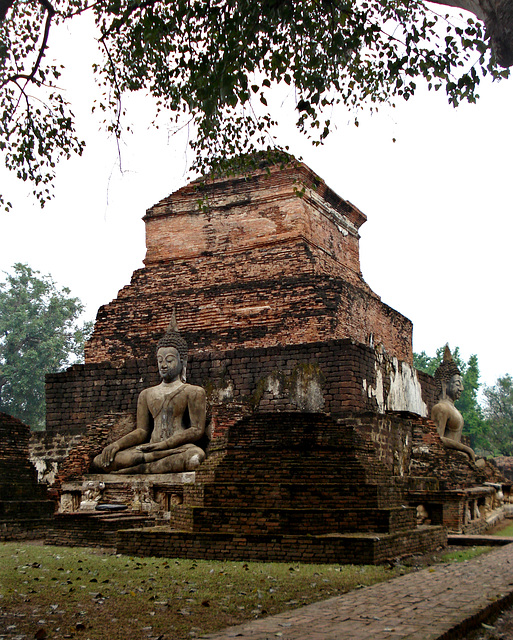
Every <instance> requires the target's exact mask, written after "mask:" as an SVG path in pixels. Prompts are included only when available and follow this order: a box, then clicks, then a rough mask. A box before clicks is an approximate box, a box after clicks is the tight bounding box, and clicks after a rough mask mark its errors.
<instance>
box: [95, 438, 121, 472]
mask: <svg viewBox="0 0 513 640" xmlns="http://www.w3.org/2000/svg"><path fill="white" fill-rule="evenodd" d="M118 451H119V447H118V446H117V444H116V443H114V442H113V443H112V444H109V445H108V446H107V447H105V449H104V450H103V451H102V453H101V454H100V456H99V457H98V460H97V464H98V465H99V466H100V467H104V468H107V467H108V466H109V465H110V464H111V463H112V461H113V460H114V457H115V456H116V453H118Z"/></svg>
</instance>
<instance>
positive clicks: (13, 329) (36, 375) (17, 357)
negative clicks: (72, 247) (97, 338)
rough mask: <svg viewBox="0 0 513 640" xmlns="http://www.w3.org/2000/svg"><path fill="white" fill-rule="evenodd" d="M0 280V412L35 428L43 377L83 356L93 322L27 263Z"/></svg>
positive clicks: (41, 411) (41, 409)
mask: <svg viewBox="0 0 513 640" xmlns="http://www.w3.org/2000/svg"><path fill="white" fill-rule="evenodd" d="M5 275H6V277H5V280H4V282H0V411H3V412H4V413H9V414H11V415H13V416H15V417H16V418H19V419H20V420H22V421H23V422H25V423H26V424H29V425H30V426H31V427H32V428H33V429H42V428H43V427H44V419H45V375H46V374H47V373H52V372H57V371H60V370H62V369H64V368H65V367H67V366H68V365H69V364H71V363H72V362H79V361H80V360H81V359H82V358H83V352H84V342H85V340H86V339H87V337H88V336H89V334H90V332H91V329H92V325H91V323H83V324H79V323H78V321H77V320H78V317H79V316H80V314H81V313H82V311H83V306H82V304H81V302H80V300H79V299H78V298H73V297H71V296H70V290H69V289H67V288H65V287H64V288H62V289H58V288H57V286H56V285H55V283H54V282H53V280H52V278H51V277H50V276H40V274H39V272H38V271H33V270H32V269H31V268H30V267H29V266H28V265H26V264H20V263H18V264H15V265H14V266H13V267H12V273H7V274H5Z"/></svg>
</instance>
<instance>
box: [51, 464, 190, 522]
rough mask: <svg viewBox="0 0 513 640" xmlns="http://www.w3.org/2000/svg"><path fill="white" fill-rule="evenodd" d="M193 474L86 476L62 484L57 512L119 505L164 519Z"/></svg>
mask: <svg viewBox="0 0 513 640" xmlns="http://www.w3.org/2000/svg"><path fill="white" fill-rule="evenodd" d="M195 477H196V474H195V472H194V471H187V472H184V473H167V474H146V475H138V476H135V475H125V474H116V473H97V474H86V475H84V476H82V477H81V478H78V479H77V480H69V481H67V482H65V483H63V485H62V489H61V494H60V501H59V512H60V513H75V512H77V511H82V510H85V511H94V509H95V507H96V505H99V504H100V505H101V504H122V505H124V506H126V508H127V510H128V511H130V512H132V514H133V513H134V512H135V513H137V514H139V513H141V512H142V513H145V514H151V515H152V516H153V515H155V516H158V517H160V518H164V519H166V518H168V519H169V514H170V511H171V509H172V508H173V507H174V506H176V505H177V504H181V502H182V500H183V488H184V485H187V484H191V483H193V482H194V480H195Z"/></svg>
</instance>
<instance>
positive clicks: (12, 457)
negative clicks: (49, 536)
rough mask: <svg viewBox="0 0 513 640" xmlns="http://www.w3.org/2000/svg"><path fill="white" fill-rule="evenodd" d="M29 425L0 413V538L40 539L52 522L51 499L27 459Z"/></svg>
mask: <svg viewBox="0 0 513 640" xmlns="http://www.w3.org/2000/svg"><path fill="white" fill-rule="evenodd" d="M29 438H30V427H28V426H27V425H26V424H23V422H21V421H20V420H18V419H17V418H13V417H12V416H9V415H7V414H5V413H1V412H0V540H19V539H31V538H39V537H41V536H42V535H43V534H44V531H45V530H47V529H48V528H49V526H50V524H51V518H52V516H53V512H54V506H55V504H54V502H53V501H52V500H49V499H47V496H46V486H44V485H40V484H38V483H37V473H36V470H35V468H34V467H33V465H32V464H31V463H30V462H29V455H28V453H29Z"/></svg>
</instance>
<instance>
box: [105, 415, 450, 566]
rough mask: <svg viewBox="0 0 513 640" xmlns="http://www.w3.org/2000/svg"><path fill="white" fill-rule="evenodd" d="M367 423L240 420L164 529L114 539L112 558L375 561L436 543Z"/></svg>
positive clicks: (215, 446)
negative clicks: (363, 426) (367, 434)
mask: <svg viewBox="0 0 513 640" xmlns="http://www.w3.org/2000/svg"><path fill="white" fill-rule="evenodd" d="M369 418H370V416H367V419H369ZM365 420H366V417H361V416H360V417H356V416H354V417H353V418H347V419H345V420H339V421H336V420H333V419H332V418H330V417H328V416H326V415H324V414H314V413H302V414H297V413H286V412H284V413H267V414H254V415H252V416H249V417H246V418H243V419H242V420H240V421H239V422H238V423H237V424H235V425H234V426H233V427H231V428H230V429H229V430H228V431H226V432H224V434H223V435H220V436H218V437H217V438H215V439H214V440H213V441H212V444H211V447H212V448H211V453H210V456H209V458H208V459H207V460H206V461H205V462H204V463H203V464H202V465H201V466H200V468H199V469H198V470H197V471H196V482H195V483H194V484H190V485H186V486H184V493H183V500H184V502H183V504H181V505H178V506H176V507H175V508H174V509H173V510H172V513H171V521H170V527H169V528H167V529H165V530H161V529H155V530H151V531H150V532H146V533H144V532H140V531H132V532H131V533H130V535H129V536H128V535H126V534H125V532H120V534H119V536H118V543H117V544H118V547H117V550H118V552H123V553H131V554H137V555H144V554H146V553H148V554H152V555H153V554H156V555H167V554H171V555H179V556H185V557H197V558H216V559H224V558H225V557H231V558H232V559H246V560H249V559H253V560H263V559H266V560H280V561H293V560H303V561H308V560H309V561H318V562H381V561H384V560H389V559H391V558H392V557H395V556H396V555H401V554H404V553H407V552H408V553H412V552H413V551H412V549H421V548H430V549H431V548H435V547H437V546H439V545H440V544H443V543H444V540H445V538H444V536H445V534H444V533H443V531H442V528H441V527H438V528H436V527H435V528H431V529H426V530H425V531H422V532H421V531H420V530H418V529H417V527H416V524H417V523H416V511H415V509H414V508H411V507H409V506H408V505H407V502H406V501H405V494H404V492H403V491H402V490H401V486H402V485H403V482H402V481H401V479H400V478H394V477H393V476H392V475H391V473H390V471H391V470H390V469H389V468H388V466H387V465H386V464H384V463H383V461H382V460H380V458H379V455H380V453H379V450H378V449H376V448H375V447H373V446H372V445H371V443H370V442H368V441H367V440H366V439H365V438H364V437H362V435H361V434H360V433H359V432H358V428H357V427H358V424H359V422H360V423H361V422H363V423H365ZM382 420H385V418H382ZM381 453H382V452H381ZM171 527H172V529H171ZM222 534H225V535H222ZM343 534H351V535H350V536H349V537H348V538H346V537H344V535H343ZM367 534H368V535H367ZM372 534H374V535H372ZM376 534H379V536H378V535H376ZM349 549H351V553H349Z"/></svg>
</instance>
